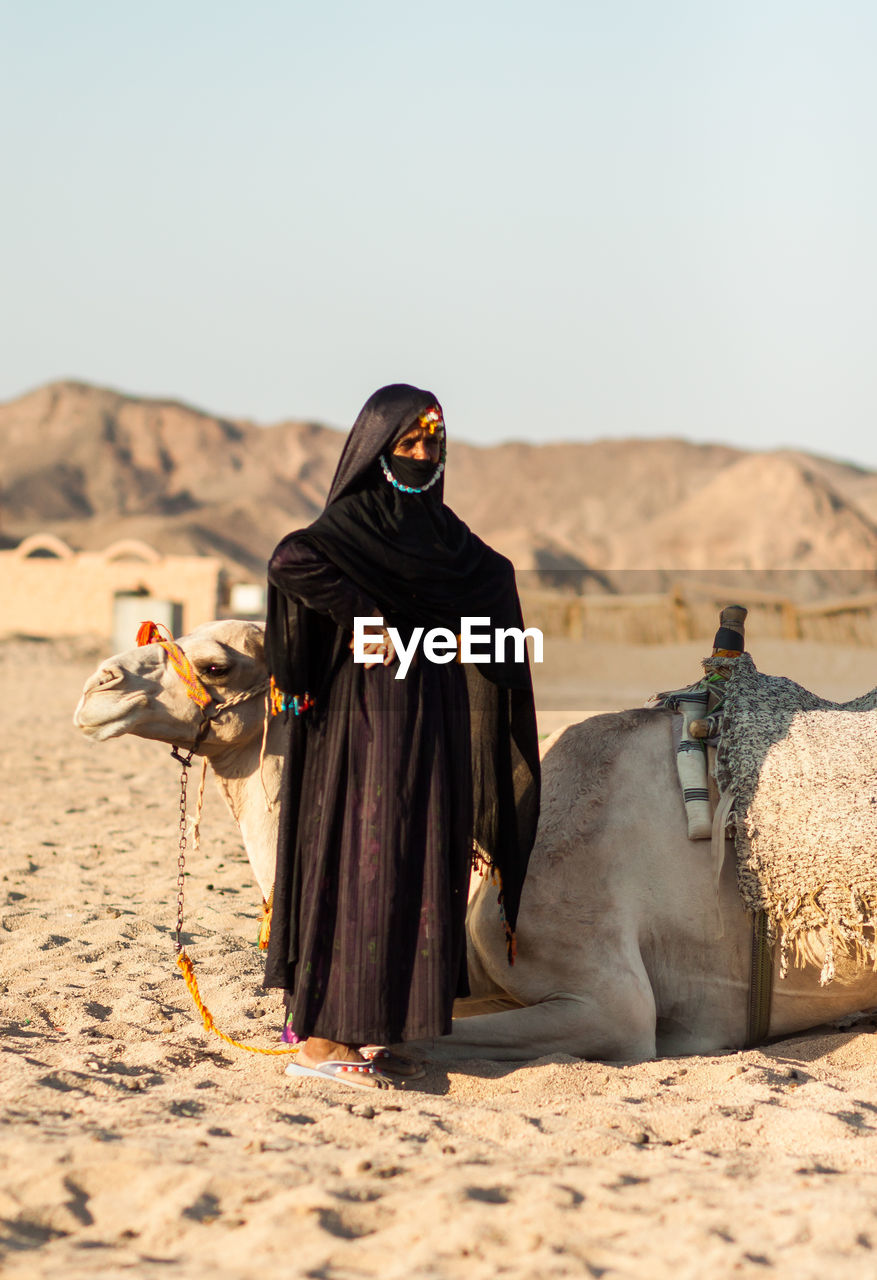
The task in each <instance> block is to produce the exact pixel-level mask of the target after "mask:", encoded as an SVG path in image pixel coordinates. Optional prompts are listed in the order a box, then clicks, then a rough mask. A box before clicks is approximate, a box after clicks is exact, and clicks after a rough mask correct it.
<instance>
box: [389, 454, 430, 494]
mask: <svg viewBox="0 0 877 1280" xmlns="http://www.w3.org/2000/svg"><path fill="white" fill-rule="evenodd" d="M378 461H379V462H380V464H381V470H382V471H383V473H384V478H385V479H386V480H389V482H390V484H391V485H392V486H393V488H394V489H398V490H399V492H400V493H426V491H427V489H431V488H432V486H433V485H434V484H435V483H436V481H437V480H438V478H439V476H440V475H441V473H442V472H443V471H444V469H445V450H444V446H442V456H441V461H440V462H439V463H438V465H437V466H436V469H435V475H434V476H433V477H432V479H431V480H428V481H427V483H426V484H423V485H421V486H420V488H419V489H415V488H414V486H413V485H410V484H402V482H401V480H397V479H396V477H395V476H394V475H393V473H392V471H391V470H390V468H389V466H388V465H387V459H386V458H385V457H384V455H383V454H381V456H380V458H379V459H378Z"/></svg>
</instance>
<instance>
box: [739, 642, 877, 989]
mask: <svg viewBox="0 0 877 1280" xmlns="http://www.w3.org/2000/svg"><path fill="white" fill-rule="evenodd" d="M717 779H718V783H719V787H720V788H721V789H722V790H725V789H728V788H730V790H731V792H732V794H733V809H732V812H733V814H734V822H735V827H736V832H735V843H736V849H737V881H738V884H739V886H740V892H741V894H742V896H743V901H744V903H745V904H746V906H747V908H748V909H749V910H751V911H758V910H761V911H764V912H765V913H766V915H767V917H768V920H769V922H770V927H771V932H772V935H773V936H774V937H775V938H776V939H777V941H778V942H779V944H780V948H781V954H782V961H783V964H782V971H783V972H785V969H786V966H787V964H788V959H789V956H790V955H791V956H792V957H793V958H794V960H795V962H796V963H799V964H800V963H804V962H805V960H808V959H813V958H814V956H815V957H816V958H817V959H818V960H821V963H822V973H821V976H820V981H821V982H822V984H823V985H825V984H826V983H828V982H830V981H831V980H832V978H833V977H834V976H835V960H836V955H837V954H839V949H840V948H843V949H844V951H846V952H848V953H850V952H851V953H853V954H855V956H856V958H857V960H858V961H859V963H867V964H870V965H874V966H875V967H877V689H874V690H872V691H871V692H870V693H867V694H864V695H863V696H862V697H861V698H857V699H855V700H854V701H853V702H847V703H836V702H826V701H825V700H823V699H822V698H817V697H816V695H815V694H812V693H809V692H808V691H807V690H806V689H803V688H802V687H801V686H800V685H798V684H795V682H794V681H793V680H787V679H785V678H784V677H782V676H766V675H762V674H761V673H760V672H759V671H757V670H756V668H755V664H754V663H753V661H752V659H751V658H750V657H749V655H748V654H743V655H742V656H741V657H739V658H737V659H736V660H735V661H734V662H733V671H732V673H731V676H730V678H729V680H728V683H727V694H726V700H725V705H724V719H723V724H722V732H721V738H720V742H719V752H718V760H717Z"/></svg>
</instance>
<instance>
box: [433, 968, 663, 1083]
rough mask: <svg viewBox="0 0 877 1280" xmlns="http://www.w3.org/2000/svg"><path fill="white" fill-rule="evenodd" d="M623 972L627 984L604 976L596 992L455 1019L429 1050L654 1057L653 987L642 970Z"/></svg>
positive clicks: (449, 1054) (446, 1055)
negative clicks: (604, 978) (447, 1031)
mask: <svg viewBox="0 0 877 1280" xmlns="http://www.w3.org/2000/svg"><path fill="white" fill-rule="evenodd" d="M624 977H625V979H626V981H624V982H623V983H615V984H610V983H607V982H606V981H605V980H604V981H603V983H602V989H600V990H599V992H595V993H594V994H589V995H584V996H582V995H571V994H569V993H564V992H556V993H554V994H552V995H550V996H548V997H547V998H546V999H545V1000H541V1001H540V1002H539V1003H538V1004H532V1005H527V1006H525V1007H522V1008H520V1009H509V1010H506V1011H505V1012H502V1013H488V1014H481V1015H478V1014H476V1015H475V1016H474V1017H471V1018H461V1019H455V1021H454V1026H453V1030H452V1031H451V1034H450V1035H449V1036H442V1037H441V1039H438V1040H434V1041H432V1043H431V1044H430V1046H429V1048H428V1049H427V1052H429V1053H430V1055H431V1056H434V1057H435V1058H436V1059H437V1060H439V1061H442V1060H445V1061H454V1060H457V1059H460V1058H490V1059H495V1060H498V1061H523V1060H526V1059H533V1058H541V1057H544V1056H546V1055H550V1054H555V1053H567V1054H572V1055H573V1056H574V1057H577V1058H598V1059H601V1060H603V1061H607V1062H620V1061H623V1062H629V1061H632V1060H641V1059H643V1058H654V1057H655V1053H656V1047H655V1002H654V997H653V995H652V989H651V987H650V986H649V983H648V979H647V978H646V974H645V971H644V970H642V972H641V974H640V975H634V974H631V972H630V970H628V971H627V973H626V974H625V975H624ZM422 1047H424V1048H426V1046H422Z"/></svg>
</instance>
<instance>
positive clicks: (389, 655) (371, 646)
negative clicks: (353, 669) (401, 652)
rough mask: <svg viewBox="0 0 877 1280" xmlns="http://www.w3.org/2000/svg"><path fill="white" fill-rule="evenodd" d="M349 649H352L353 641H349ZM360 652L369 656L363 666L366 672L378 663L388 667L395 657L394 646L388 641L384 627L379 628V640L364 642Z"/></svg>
mask: <svg viewBox="0 0 877 1280" xmlns="http://www.w3.org/2000/svg"><path fill="white" fill-rule="evenodd" d="M350 648H351V649H352V648H353V640H351V641H350ZM362 652H363V653H364V654H366V655H369V657H368V658H367V660H366V662H365V663H364V666H365V668H366V670H368V668H369V667H376V666H377V665H378V663H383V665H384V666H385V667H388V666H389V665H390V663H391V662H392V661H393V659H394V658H395V657H396V646H395V645H394V644H393V641H392V640H391V639H390V633H389V631H388V630H387V628H386V627H381V638H380V640H366V641H365V643H364V644H363V646H362Z"/></svg>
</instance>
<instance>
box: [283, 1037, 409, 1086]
mask: <svg viewBox="0 0 877 1280" xmlns="http://www.w3.org/2000/svg"><path fill="white" fill-rule="evenodd" d="M382 1065H383V1064H382ZM382 1065H381V1066H377V1065H375V1064H374V1063H372V1062H369V1061H367V1060H366V1059H365V1058H364V1057H362V1055H361V1054H360V1053H358V1052H357V1050H356V1049H355V1048H354V1047H353V1045H350V1044H341V1043H340V1042H339V1041H337V1040H324V1039H322V1038H321V1037H319V1036H309V1037H308V1038H307V1040H305V1042H304V1044H303V1045H302V1046H301V1048H300V1049H299V1051H298V1053H297V1054H296V1055H295V1063H292V1064H290V1068H289V1070H288V1074H290V1075H293V1074H300V1073H297V1072H295V1070H294V1068H295V1066H301V1067H305V1068H307V1069H308V1070H309V1071H319V1072H322V1073H324V1074H325V1076H326V1078H327V1079H335V1080H339V1081H340V1082H341V1083H343V1084H355V1085H356V1086H357V1087H359V1088H368V1089H386V1088H389V1087H391V1086H392V1085H393V1083H394V1082H393V1080H392V1079H391V1078H390V1075H389V1073H385V1072H384V1071H383V1070H382Z"/></svg>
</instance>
